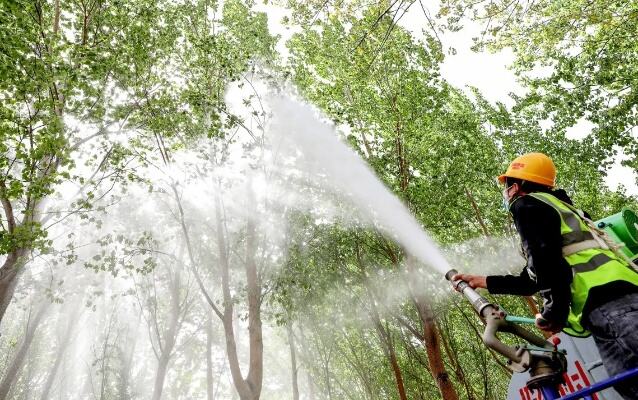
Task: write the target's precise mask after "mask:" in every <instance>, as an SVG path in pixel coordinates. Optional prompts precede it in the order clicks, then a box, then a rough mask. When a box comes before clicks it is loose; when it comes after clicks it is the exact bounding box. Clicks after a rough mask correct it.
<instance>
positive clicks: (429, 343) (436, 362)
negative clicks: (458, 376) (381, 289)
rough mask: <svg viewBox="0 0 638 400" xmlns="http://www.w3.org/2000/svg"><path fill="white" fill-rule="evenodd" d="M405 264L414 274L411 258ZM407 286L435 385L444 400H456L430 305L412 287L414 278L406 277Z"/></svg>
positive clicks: (410, 272)
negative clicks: (421, 328) (420, 325)
mask: <svg viewBox="0 0 638 400" xmlns="http://www.w3.org/2000/svg"><path fill="white" fill-rule="evenodd" d="M406 265H407V267H408V272H409V274H410V276H416V271H415V270H414V265H413V263H412V262H411V260H409V259H408V260H407V262H406ZM408 288H409V290H410V293H411V295H412V300H413V302H414V305H415V307H416V310H417V313H418V314H419V318H420V319H421V322H422V324H423V344H424V346H425V351H426V353H427V355H428V364H429V366H430V373H431V374H432V377H433V378H434V381H435V382H436V386H437V387H438V388H439V392H440V393H441V396H442V397H443V398H444V399H445V400H457V399H458V394H457V393H456V389H454V386H453V384H452V381H451V380H450V376H449V374H448V373H447V371H446V369H445V364H444V362H443V355H442V352H441V343H440V340H439V331H438V327H437V326H436V321H435V320H434V313H433V312H432V307H431V306H430V304H429V302H428V301H427V299H426V298H425V296H423V294H422V291H421V290H419V288H415V287H414V279H408Z"/></svg>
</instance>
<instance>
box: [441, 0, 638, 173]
mask: <svg viewBox="0 0 638 400" xmlns="http://www.w3.org/2000/svg"><path fill="white" fill-rule="evenodd" d="M636 12H638V3H636V2H635V1H628V2H627V1H602V0H601V1H580V0H575V1H567V2H559V1H551V0H549V1H542V2H534V1H516V2H510V1H505V0H503V1H492V2H483V1H480V2H472V1H465V0H459V1H457V0H450V1H446V2H444V3H443V4H442V7H441V10H440V15H441V16H443V17H447V21H448V25H447V27H448V28H449V29H452V30H459V29H461V28H462V25H463V24H464V21H466V19H465V18H470V19H472V20H474V21H476V22H478V23H481V24H482V27H483V29H482V33H481V37H480V38H477V46H476V47H477V49H485V48H487V49H490V50H499V49H504V48H508V49H511V50H513V52H514V54H515V55H516V60H515V62H514V64H513V68H514V71H515V72H516V74H517V75H518V77H519V78H520V81H521V82H522V83H523V85H524V86H525V87H526V88H527V89H528V93H527V94H525V95H524V96H522V97H520V98H517V99H516V100H517V106H516V108H517V109H521V108H534V109H536V112H537V113H538V118H539V120H549V121H551V124H552V126H551V129H550V131H552V132H560V133H564V132H565V130H566V129H567V128H570V127H582V126H583V125H577V124H578V123H579V122H582V120H584V121H588V122H590V123H591V133H592V135H591V136H590V137H587V138H586V139H585V141H586V142H588V143H591V144H595V145H597V146H599V151H601V152H602V153H603V155H604V156H605V157H612V156H614V155H616V154H617V148H616V146H617V147H618V148H620V149H622V150H623V151H624V152H625V153H626V154H627V155H628V156H630V160H628V161H627V162H626V163H625V164H626V165H629V166H632V167H634V168H636V166H637V164H636V163H637V162H638V161H637V160H638V158H637V157H636V156H637V154H638V152H637V151H638V148H637V145H636V143H637V141H636V131H635V127H636V123H637V120H636V117H637V115H636V107H635V106H636V97H635V93H636V74H637V73H638V64H637V63H636V56H637V55H638V47H636V43H635V41H634V40H633V32H635V31H636V24H637V22H636V21H637V19H636V18H635V16H636ZM584 126H587V125H586V124H585V125H584ZM581 129H582V128H581ZM586 129H588V130H589V128H586ZM584 159H586V158H584ZM603 165H604V164H603Z"/></svg>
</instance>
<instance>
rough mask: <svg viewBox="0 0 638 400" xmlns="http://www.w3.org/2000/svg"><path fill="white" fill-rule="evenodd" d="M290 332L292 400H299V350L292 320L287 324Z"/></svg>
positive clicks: (287, 329)
mask: <svg viewBox="0 0 638 400" xmlns="http://www.w3.org/2000/svg"><path fill="white" fill-rule="evenodd" d="M286 331H287V333H288V345H289V346H290V369H291V378H292V400H299V381H298V372H299V371H298V370H297V350H296V348H295V335H294V333H293V332H292V322H290V323H288V324H287V325H286Z"/></svg>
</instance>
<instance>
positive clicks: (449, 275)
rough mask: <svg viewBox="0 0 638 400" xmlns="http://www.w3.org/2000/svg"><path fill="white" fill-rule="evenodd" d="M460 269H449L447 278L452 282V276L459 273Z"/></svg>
mask: <svg viewBox="0 0 638 400" xmlns="http://www.w3.org/2000/svg"><path fill="white" fill-rule="evenodd" d="M458 273H459V271H457V270H455V269H454V268H452V269H451V270H449V271H448V272H447V273H446V274H445V279H447V280H448V281H450V282H452V277H453V276H454V275H456V274H458Z"/></svg>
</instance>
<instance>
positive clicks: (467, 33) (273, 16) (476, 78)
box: [258, 1, 638, 195]
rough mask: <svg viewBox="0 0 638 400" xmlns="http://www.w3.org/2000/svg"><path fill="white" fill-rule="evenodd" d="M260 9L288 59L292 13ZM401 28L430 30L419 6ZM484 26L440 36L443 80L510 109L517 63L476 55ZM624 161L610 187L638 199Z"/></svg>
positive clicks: (577, 130) (432, 8)
mask: <svg viewBox="0 0 638 400" xmlns="http://www.w3.org/2000/svg"><path fill="white" fill-rule="evenodd" d="M423 4H424V5H427V7H428V8H429V9H428V12H429V13H430V15H435V14H436V11H437V9H438V5H437V4H436V2H434V1H427V2H426V1H424V2H423ZM258 9H259V10H261V11H265V12H266V13H267V14H268V20H269V22H268V24H269V27H270V30H271V32H272V33H274V34H278V35H281V40H280V42H279V45H278V46H277V49H278V50H279V51H280V54H282V55H284V56H285V55H287V54H288V52H287V49H286V47H285V45H284V43H285V41H286V40H287V39H288V38H290V36H291V35H292V34H293V32H294V31H293V30H291V29H289V28H287V27H285V26H283V25H282V24H281V19H282V17H284V16H285V15H289V14H290V13H289V12H288V11H287V10H285V9H283V8H282V7H278V6H275V5H273V4H272V3H270V4H268V5H264V4H260V5H259V6H258ZM399 24H400V25H401V26H403V27H404V28H406V29H409V30H410V31H411V32H412V33H413V34H414V35H416V36H420V34H421V30H422V29H428V26H427V20H426V18H425V16H424V15H423V10H422V9H421V6H420V5H419V3H418V2H415V3H414V4H413V5H412V7H411V8H410V9H409V11H408V12H407V13H406V14H405V15H404V16H403V17H402V18H401V20H400V21H399ZM479 32H480V26H478V25H476V24H469V25H466V28H464V29H463V30H462V31H460V32H455V33H448V34H446V35H444V36H440V38H441V40H442V42H443V45H444V46H445V47H449V46H452V47H454V48H455V49H456V54H455V55H447V56H446V59H445V61H444V63H443V65H442V67H441V73H442V75H443V77H444V78H445V79H446V80H447V81H448V82H449V83H450V84H452V85H454V86H456V87H458V88H462V89H465V90H467V88H468V86H474V87H476V88H478V89H479V90H480V91H481V93H483V95H484V96H485V97H486V98H487V99H488V100H490V101H493V102H496V101H500V102H502V103H504V104H506V105H507V106H511V105H513V101H512V99H511V97H510V96H509V94H510V93H518V94H520V93H522V92H523V88H522V87H521V86H520V85H519V84H518V83H517V81H516V77H515V75H514V73H512V71H510V70H509V69H508V66H509V65H510V64H511V62H512V61H513V59H514V56H513V54H512V52H511V51H504V52H500V53H496V54H492V53H487V52H481V53H475V52H473V51H472V50H471V49H470V47H471V45H472V37H474V36H478V34H479ZM590 131H591V124H589V123H588V122H587V121H583V122H582V123H579V124H577V125H576V126H574V127H573V128H572V129H570V130H569V131H568V132H567V136H568V137H569V138H571V139H580V138H583V137H585V136H587V135H588V134H589V133H590ZM623 158H624V156H623V155H622V154H621V155H619V156H618V157H617V159H616V160H615V161H616V162H615V165H614V166H613V167H612V169H611V170H610V171H609V175H608V177H607V179H606V182H607V185H608V186H609V187H610V188H612V189H615V188H617V187H618V185H619V184H620V183H622V184H623V185H624V186H625V187H626V188H627V191H628V192H629V193H631V194H634V195H638V185H637V184H636V178H637V176H636V174H635V173H634V171H633V170H632V169H631V168H628V167H623V166H621V165H620V161H621V160H622V159H623Z"/></svg>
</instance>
